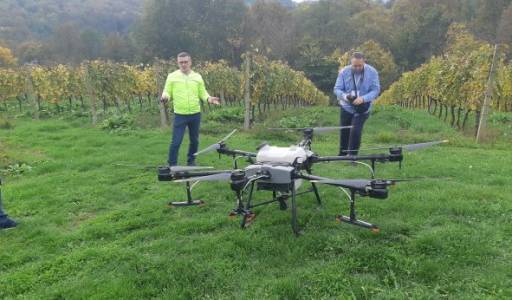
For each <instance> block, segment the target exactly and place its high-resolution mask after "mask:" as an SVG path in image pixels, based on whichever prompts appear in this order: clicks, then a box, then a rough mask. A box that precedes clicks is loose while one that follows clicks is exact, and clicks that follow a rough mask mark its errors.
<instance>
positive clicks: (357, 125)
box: [338, 108, 370, 156]
mask: <svg viewBox="0 0 512 300" xmlns="http://www.w3.org/2000/svg"><path fill="white" fill-rule="evenodd" d="M369 115H370V114H369V113H365V114H351V113H349V112H348V111H346V110H344V109H343V108H341V111H340V126H352V128H349V129H342V130H340V152H339V154H338V155H340V156H344V155H357V152H358V150H359V147H360V146H361V136H362V135H363V127H364V123H365V122H366V120H367V119H368V116H369Z"/></svg>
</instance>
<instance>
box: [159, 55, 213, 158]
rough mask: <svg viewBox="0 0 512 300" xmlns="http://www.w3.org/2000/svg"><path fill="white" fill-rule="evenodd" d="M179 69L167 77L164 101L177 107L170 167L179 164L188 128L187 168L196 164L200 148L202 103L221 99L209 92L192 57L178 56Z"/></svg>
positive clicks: (175, 109) (170, 152)
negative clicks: (182, 143) (193, 64)
mask: <svg viewBox="0 0 512 300" xmlns="http://www.w3.org/2000/svg"><path fill="white" fill-rule="evenodd" d="M178 65H179V68H180V69H179V70H177V71H174V72H173V73H171V74H169V76H167V80H166V81H165V87H164V91H163V93H162V98H161V101H162V102H167V101H169V100H170V99H171V100H172V104H173V108H174V122H173V129H172V141H171V145H170V146H169V158H168V160H167V162H168V164H169V166H176V165H177V164H178V152H179V149H180V146H181V142H182V141H183V136H184V135H185V128H186V127H188V134H189V138H190V145H189V148H188V155H187V165H189V166H194V165H195V156H194V153H196V152H197V150H198V148H199V127H200V124H201V105H200V101H208V103H212V104H216V105H218V104H220V102H219V98H217V97H211V96H210V95H209V94H208V92H207V91H206V88H205V85H204V81H203V78H202V77H201V75H200V74H198V73H196V72H194V71H192V69H191V67H192V58H191V57H190V54H188V53H186V52H181V53H180V54H178Z"/></svg>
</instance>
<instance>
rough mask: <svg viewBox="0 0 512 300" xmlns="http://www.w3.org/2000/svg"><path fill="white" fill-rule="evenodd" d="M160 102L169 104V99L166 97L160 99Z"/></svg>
mask: <svg viewBox="0 0 512 300" xmlns="http://www.w3.org/2000/svg"><path fill="white" fill-rule="evenodd" d="M160 102H162V103H163V104H166V103H167V102H169V97H166V96H162V97H160Z"/></svg>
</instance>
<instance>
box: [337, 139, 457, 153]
mask: <svg viewBox="0 0 512 300" xmlns="http://www.w3.org/2000/svg"><path fill="white" fill-rule="evenodd" d="M444 143H448V140H442V141H433V142H426V143H418V144H408V145H395V146H386V147H374V148H365V149H360V150H345V151H346V152H355V151H372V150H387V149H392V148H402V149H404V150H407V151H416V150H420V149H423V148H428V147H432V146H435V145H439V144H444Z"/></svg>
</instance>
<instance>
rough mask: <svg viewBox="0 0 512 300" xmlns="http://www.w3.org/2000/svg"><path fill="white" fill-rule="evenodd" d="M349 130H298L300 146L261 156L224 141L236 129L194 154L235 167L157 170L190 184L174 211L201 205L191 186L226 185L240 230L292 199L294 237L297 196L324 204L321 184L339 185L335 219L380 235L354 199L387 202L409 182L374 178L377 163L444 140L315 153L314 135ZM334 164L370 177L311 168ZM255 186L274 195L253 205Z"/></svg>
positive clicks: (264, 148) (265, 149)
mask: <svg viewBox="0 0 512 300" xmlns="http://www.w3.org/2000/svg"><path fill="white" fill-rule="evenodd" d="M345 128H350V127H316V128H300V130H302V132H303V134H304V137H303V139H302V141H301V142H300V143H298V144H297V145H293V146H290V147H276V146H271V145H269V144H268V143H263V144H261V145H260V146H258V147H257V152H247V151H241V150H235V149H231V148H229V147H228V146H227V144H226V141H227V140H228V139H229V138H230V137H231V136H232V135H233V134H234V133H235V132H236V130H233V131H232V132H231V133H230V134H228V135H227V136H226V137H224V138H223V139H221V140H220V141H219V142H217V143H215V144H213V145H210V146H208V147H207V148H205V149H204V150H201V151H199V152H197V153H196V154H195V155H196V156H198V155H203V154H207V153H210V152H214V151H216V152H217V153H218V154H219V156H221V155H227V156H229V157H231V158H232V161H233V169H230V170H213V169H212V168H210V167H185V166H183V167H181V166H173V167H160V168H158V179H159V180H160V181H173V182H183V183H185V184H186V190H187V198H188V199H187V201H185V202H171V203H170V205H172V206H174V207H180V206H192V205H200V204H203V203H204V202H203V201H202V200H193V198H192V188H193V187H194V186H195V185H196V184H198V183H199V182H206V181H223V182H228V183H229V184H230V186H231V190H232V191H233V192H234V193H235V195H236V203H237V204H236V207H235V208H234V209H233V210H232V211H231V212H230V213H229V216H230V217H237V216H239V217H241V223H240V225H241V227H242V228H246V227H247V226H248V225H250V224H251V223H252V221H253V220H254V218H255V216H256V215H255V213H254V212H253V209H254V208H255V207H258V206H262V205H268V204H271V203H277V204H278V206H279V208H280V209H281V210H287V209H288V206H289V205H288V199H290V200H291V201H290V202H291V203H290V206H291V207H290V210H291V225H292V229H293V232H294V233H295V234H296V235H298V234H299V232H300V229H299V226H298V222H297V197H298V196H300V195H303V194H307V193H314V195H315V198H316V201H317V203H318V204H319V205H321V203H322V202H321V199H320V195H319V193H318V185H319V184H324V185H331V186H335V187H339V188H340V189H341V190H342V191H343V193H344V194H345V195H347V196H348V199H349V215H348V216H344V215H337V216H336V220H338V221H340V222H345V223H349V224H352V225H356V226H360V227H364V228H368V229H370V230H372V231H373V232H378V231H379V227H377V226H376V225H374V224H371V223H368V222H366V221H363V220H359V219H357V216H356V209H355V204H356V196H361V197H370V198H376V199H386V198H387V197H388V187H389V186H391V185H394V184H396V183H397V182H400V181H405V180H400V179H375V166H376V165H375V164H376V163H377V162H381V163H385V162H398V163H399V164H401V163H402V160H403V152H404V150H405V151H414V150H419V149H422V148H426V147H430V146H433V145H437V144H441V143H444V142H446V141H436V142H428V143H421V144H412V145H402V146H393V147H389V148H387V149H388V151H389V152H388V153H381V154H368V155H347V156H319V155H317V154H315V153H314V152H313V151H312V150H311V144H312V141H313V136H314V135H315V134H319V133H323V132H329V131H339V130H341V129H345ZM274 130H275V129H274ZM277 130H282V129H277ZM294 130H297V129H294ZM378 149H381V148H374V149H372V150H378ZM239 159H246V160H247V161H248V162H249V165H248V166H246V167H244V168H239V167H238V160H239ZM333 161H348V162H352V163H356V164H362V165H365V166H367V167H368V169H369V170H370V173H371V179H330V178H325V177H320V176H315V175H313V174H312V167H313V165H315V164H318V163H325V162H333ZM304 181H308V182H309V183H310V184H311V188H310V189H308V190H306V191H303V192H298V189H299V187H300V186H301V185H302V183H303V182H304ZM255 188H256V189H257V190H265V191H271V192H272V199H270V200H267V201H263V202H259V203H253V193H254V190H255Z"/></svg>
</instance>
